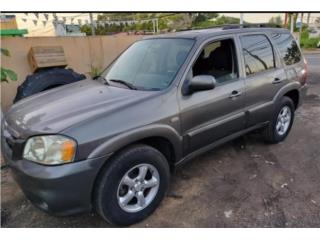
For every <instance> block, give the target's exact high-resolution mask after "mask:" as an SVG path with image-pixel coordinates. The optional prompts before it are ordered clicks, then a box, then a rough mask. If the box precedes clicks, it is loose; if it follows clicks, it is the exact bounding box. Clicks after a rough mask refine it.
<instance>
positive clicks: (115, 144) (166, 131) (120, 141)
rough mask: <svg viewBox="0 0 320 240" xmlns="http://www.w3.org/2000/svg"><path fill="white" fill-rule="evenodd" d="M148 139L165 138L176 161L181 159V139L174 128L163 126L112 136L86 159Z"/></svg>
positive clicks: (153, 126)
mask: <svg viewBox="0 0 320 240" xmlns="http://www.w3.org/2000/svg"><path fill="white" fill-rule="evenodd" d="M150 137H162V138H165V139H166V140H168V141H169V142H170V143H171V144H172V145H173V149H174V152H175V157H176V159H177V160H179V159H181V158H182V137H181V136H180V135H179V133H178V132H177V131H176V130H175V129H174V128H172V127H170V126H168V125H164V124H152V125H147V126H144V127H142V128H136V129H133V130H131V131H128V132H123V133H121V134H119V135H117V136H114V137H112V138H111V139H109V140H107V141H106V142H104V143H102V144H100V145H99V146H98V147H97V148H96V149H94V150H93V151H92V152H91V153H90V154H89V156H88V158H95V157H99V156H105V155H108V154H111V153H114V152H115V151H117V150H120V149H121V148H123V147H125V146H128V145H129V144H132V143H134V142H137V141H140V140H143V139H146V138H150Z"/></svg>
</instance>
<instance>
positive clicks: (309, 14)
mask: <svg viewBox="0 0 320 240" xmlns="http://www.w3.org/2000/svg"><path fill="white" fill-rule="evenodd" d="M310 16H311V13H308V17H307V25H308V27H309V24H310Z"/></svg>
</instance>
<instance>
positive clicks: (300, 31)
mask: <svg viewBox="0 0 320 240" xmlns="http://www.w3.org/2000/svg"><path fill="white" fill-rule="evenodd" d="M302 25H303V13H301V22H300V28H299V44H300V43H301V33H302Z"/></svg>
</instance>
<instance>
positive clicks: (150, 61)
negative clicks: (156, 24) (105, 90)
mask: <svg viewBox="0 0 320 240" xmlns="http://www.w3.org/2000/svg"><path fill="white" fill-rule="evenodd" d="M193 43H194V40H191V39H150V40H142V41H139V42H136V43H134V44H133V45H131V46H130V47H129V48H128V49H127V50H126V51H125V52H124V53H122V54H121V56H120V57H119V58H118V59H117V60H116V61H115V62H114V63H113V64H112V65H111V66H110V67H109V68H108V69H107V70H106V71H105V73H104V74H103V76H104V77H105V78H106V79H107V80H121V81H125V82H128V83H130V84H131V85H133V86H135V87H136V88H138V89H144V90H160V89H164V88H166V87H167V86H168V85H169V84H170V83H171V82H172V80H173V79H174V78H175V76H176V74H177V72H178V70H179V69H180V67H181V65H182V64H183V63H184V61H185V60H186V58H187V56H188V53H189V51H190V50H191V48H192V46H193ZM110 82H111V81H110ZM111 83H112V82H111Z"/></svg>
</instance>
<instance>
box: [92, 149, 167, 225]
mask: <svg viewBox="0 0 320 240" xmlns="http://www.w3.org/2000/svg"><path fill="white" fill-rule="evenodd" d="M169 177H170V171H169V165H168V162H167V160H166V158H165V157H164V156H163V154H161V153H160V152H159V151H158V150H156V149H154V148H152V147H150V146H147V145H135V146H132V147H130V148H128V149H125V150H124V151H122V152H120V153H119V154H117V155H116V156H115V157H114V158H113V159H112V160H111V162H110V163H109V164H108V165H107V166H106V168H105V169H104V170H103V172H102V173H101V175H100V176H99V178H98V181H97V186H96V191H95V207H96V210H97V212H98V213H99V214H100V216H101V217H102V218H103V219H105V220H106V221H108V222H110V223H111V224H114V225H123V226H126V225H130V224H133V223H136V222H139V221H141V220H143V219H144V218H146V217H147V216H149V215H150V214H151V213H152V212H153V211H154V210H155V209H156V208H157V206H158V205H159V204H160V202H161V200H162V199H163V197H164V196H165V193H166V190H167V188H168V184H169Z"/></svg>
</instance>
